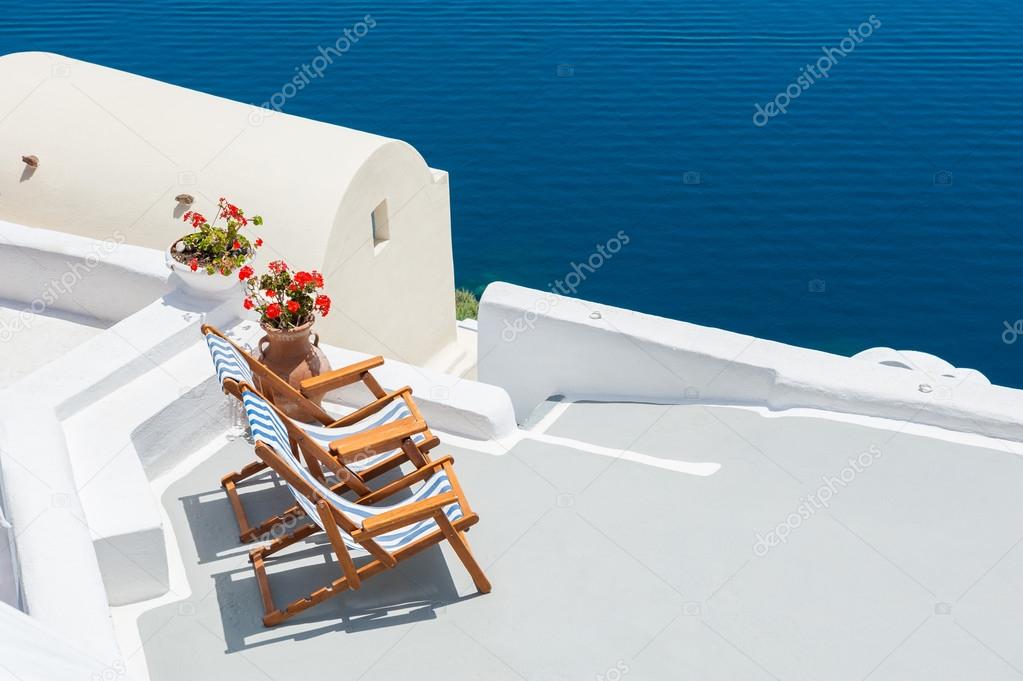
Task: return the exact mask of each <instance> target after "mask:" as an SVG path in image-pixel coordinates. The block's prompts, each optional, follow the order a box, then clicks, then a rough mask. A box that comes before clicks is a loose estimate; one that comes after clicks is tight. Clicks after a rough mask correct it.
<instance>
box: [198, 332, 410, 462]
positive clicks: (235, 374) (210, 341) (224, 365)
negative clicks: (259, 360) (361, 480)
mask: <svg viewBox="0 0 1023 681" xmlns="http://www.w3.org/2000/svg"><path fill="white" fill-rule="evenodd" d="M206 345H207V346H208V347H209V351H210V357H212V358H213V368H214V369H215V370H216V372H217V378H218V379H219V380H220V383H221V384H223V383H224V380H225V379H228V378H230V379H233V380H235V381H237V382H238V383H248V384H249V385H254V384H255V382H254V381H253V375H252V369H251V368H249V363H248V361H247V360H246V359H245V358H244V357H242V356H241V355H240V354H239V353H238V351H237V350H236V349H235V347H234V346H233V345H231V344H230V343H228V342H227V341H225V340H224V339H223V338H220V337H219V336H216V335H214V334H212V333H207V334H206ZM410 416H412V412H411V411H410V410H409V408H408V405H407V404H405V402H404V401H402V400H395V401H394V402H392V403H391V404H390V405H388V406H387V407H385V408H383V409H381V410H380V411H379V412H377V413H376V414H372V415H370V416H367V417H366V418H364V419H362V420H361V421H359V422H358V423H355V424H353V425H350V426H335V427H329V426H321V425H318V424H317V425H313V424H309V423H303V422H301V421H295V424H296V425H297V426H299V427H300V428H301V429H302V430H304V431H305V432H306V434H308V435H309V437H311V438H312V439H313V440H315V441H316V443H317V444H318V445H320V446H321V447H323V448H324V449H328V450H329V448H330V443H331V442H333V441H335V440H340V439H341V438H344V437H347V436H349V435H355V434H357V433H361V432H364V431H366V430H369V429H370V428H377V427H378V426H383V425H386V424H388V423H393V422H394V421H398V420H400V419H403V418H407V417H410ZM426 439H427V438H426V435H425V434H423V433H417V434H416V435H414V436H413V437H412V442H413V443H414V444H417V445H419V444H422V443H423V442H425V441H426ZM286 441H287V440H285V442H286ZM398 451H399V450H397V449H392V450H389V451H386V452H382V453H379V454H373V455H372V456H367V457H364V458H360V459H357V460H355V461H352V462H350V463H348V468H349V470H351V471H353V472H355V473H359V472H361V471H364V470H367V469H369V468H372V467H373V466H375V465H376V464H378V463H380V462H381V461H386V460H387V459H389V458H390V457H392V456H394V455H395V454H396V453H397V452H398Z"/></svg>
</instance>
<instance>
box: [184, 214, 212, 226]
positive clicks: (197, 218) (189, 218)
mask: <svg viewBox="0 0 1023 681" xmlns="http://www.w3.org/2000/svg"><path fill="white" fill-rule="evenodd" d="M181 219H182V220H184V221H185V222H191V223H192V227H197V228H198V227H201V226H202V225H203V224H205V222H206V218H204V217H203V216H202V213H199V212H197V211H191V210H190V211H188V212H187V213H185V214H184V215H182V216H181Z"/></svg>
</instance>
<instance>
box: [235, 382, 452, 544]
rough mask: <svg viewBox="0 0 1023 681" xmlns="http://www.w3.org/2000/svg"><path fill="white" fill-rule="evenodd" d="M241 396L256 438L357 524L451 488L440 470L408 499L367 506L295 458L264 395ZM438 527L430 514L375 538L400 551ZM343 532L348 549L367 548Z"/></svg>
mask: <svg viewBox="0 0 1023 681" xmlns="http://www.w3.org/2000/svg"><path fill="white" fill-rule="evenodd" d="M242 400H243V402H244V403H245V413H246V415H247V416H248V419H249V426H250V427H251V428H252V436H253V438H254V439H255V440H256V441H257V442H264V443H266V444H267V445H269V446H270V447H271V448H272V449H273V450H274V451H275V452H276V453H277V455H278V456H279V457H280V458H281V460H282V461H284V462H285V463H286V464H287V465H288V466H289V467H291V469H292V470H293V471H295V473H297V474H298V475H299V476H301V478H302V479H303V480H304V481H305V482H306V483H307V484H308V485H309V486H310V487H312V489H314V490H315V491H316V493H317V494H318V495H319V496H321V497H322V498H323V499H325V500H326V501H327V503H329V504H330V505H332V506H333V507H334V508H335V509H337V510H338V511H340V512H341V513H342V514H344V515H345V516H347V517H348V519H349V520H351V521H352V522H353V523H355V524H356V525H359V526H361V525H362V521H363V520H365V519H366V518H371V517H373V516H376V515H379V514H380V513H383V512H385V511H389V510H391V509H394V508H401V507H403V506H406V505H408V504H411V503H415V502H417V501H422V500H423V499H430V498H432V497H435V496H437V495H438V494H443V493H445V492H450V491H451V481H450V480H449V479H448V476H447V473H445V472H444V471H439V472H437V473H434V474H433V475H432V476H430V478H428V479H427V480H426V481H425V483H424V484H423V485H422V487H420V488H419V489H418V490H416V491H415V492H414V493H413V494H412V495H411V496H410V497H409V498H408V499H405V500H403V501H401V502H400V503H397V504H392V505H389V506H382V505H381V506H366V505H363V504H357V503H355V502H353V501H349V500H348V499H345V498H344V497H342V496H340V495H338V494H335V493H334V492H333V491H332V490H331V489H330V488H329V487H327V486H326V485H324V484H323V483H322V482H320V481H319V480H317V479H316V478H315V477H313V475H312V474H311V473H310V472H309V470H308V469H307V468H306V467H305V466H303V465H302V464H301V462H299V461H298V459H296V458H295V454H294V452H293V451H292V449H291V444H290V442H289V439H288V430H287V428H286V427H285V425H284V423H283V422H282V421H281V419H280V417H279V416H278V415H277V413H276V412H274V410H273V409H271V408H270V405H269V404H267V402H266V401H265V400H264V399H263V398H262V397H260V396H259V395H257V394H256V393H254V392H252V391H250V390H246V391H245V392H244V393H242ZM288 489H289V490H290V491H291V493H292V495H293V496H294V497H295V500H296V501H297V502H298V503H299V505H300V506H301V507H302V508H303V510H304V511H305V512H306V514H307V515H308V516H309V517H310V518H311V519H312V520H313V522H315V523H316V524H317V525H319V524H320V518H319V514H318V513H317V511H316V507H315V505H314V504H313V503H312V502H311V501H310V500H309V499H308V498H307V497H306V496H305V495H303V494H302V493H300V492H299V491H298V490H296V489H295V488H293V487H292V486H291V485H288ZM444 514H445V515H447V517H448V518H449V519H450V520H451V521H452V522H454V521H456V520H458V519H459V518H461V517H462V516H463V515H464V514H463V513H462V508H461V506H459V505H458V503H452V504H450V505H449V506H446V507H445V508H444ZM321 527H322V526H321ZM437 529H438V527H437V522H436V521H435V520H434V519H433V518H428V519H426V520H421V521H419V522H417V523H414V524H412V525H410V526H407V527H403V528H400V529H398V530H395V531H393V532H389V533H387V534H383V535H380V536H379V537H376V541H377V543H379V544H380V546H382V547H383V548H384V549H385V550H387V551H397V550H399V549H401V548H402V547H404V546H407V545H408V544H410V543H412V542H413V541H415V540H416V539H418V538H420V537H422V536H424V535H426V534H429V533H431V532H433V531H435V530H437ZM341 536H342V537H343V538H344V541H345V545H346V546H347V547H348V548H349V550H351V551H354V552H356V553H359V554H361V553H363V552H364V550H363V549H362V547H361V545H360V544H358V543H357V542H356V541H355V540H354V539H352V538H351V536H350V535H349V534H348V533H346V532H344V531H342V532H341Z"/></svg>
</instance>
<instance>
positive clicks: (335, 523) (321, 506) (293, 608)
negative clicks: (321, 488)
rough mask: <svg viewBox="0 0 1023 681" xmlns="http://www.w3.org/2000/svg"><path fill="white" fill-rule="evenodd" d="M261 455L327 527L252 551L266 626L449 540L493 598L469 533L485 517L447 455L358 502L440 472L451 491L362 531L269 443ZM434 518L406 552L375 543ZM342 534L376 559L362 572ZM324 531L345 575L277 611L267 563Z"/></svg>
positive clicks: (368, 523)
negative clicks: (455, 510)
mask: <svg viewBox="0 0 1023 681" xmlns="http://www.w3.org/2000/svg"><path fill="white" fill-rule="evenodd" d="M246 387H247V386H243V389H245V388H246ZM271 408H272V409H274V410H275V411H276V412H277V413H278V415H279V416H281V417H283V419H284V423H285V424H286V426H287V428H288V434H289V435H290V436H291V437H292V438H295V437H296V436H298V435H299V432H297V431H299V430H300V429H298V428H297V427H296V426H294V424H293V423H292V422H291V421H289V420H287V418H286V417H284V415H283V414H282V413H281V412H280V411H279V410H278V409H277V407H276V406H274V405H272V404H271ZM292 452H293V453H294V454H296V455H298V454H300V453H301V454H302V455H303V456H304V457H305V458H306V461H307V463H308V461H309V457H308V454H307V452H306V451H305V450H304V449H301V448H300V447H296V446H295V444H292ZM320 452H321V453H322V452H323V450H322V449H321V450H320ZM256 455H257V456H258V457H259V459H260V461H262V462H263V463H264V464H266V466H267V467H269V468H271V469H272V470H274V471H275V472H276V473H277V474H278V475H279V476H281V478H283V479H284V480H285V481H286V482H287V483H288V484H289V485H291V486H292V487H293V488H294V489H295V490H296V491H298V493H300V494H302V495H304V496H305V497H306V498H308V499H309V500H310V501H312V502H313V504H314V505H315V506H316V510H317V514H318V516H319V521H320V523H321V525H322V528H323V529H322V530H321V528H320V526H318V525H316V524H310V525H307V526H304V527H302V528H299V529H298V530H296V531H294V532H292V533H291V534H289V535H287V536H284V537H280V538H278V539H275V540H274V541H272V542H270V543H269V544H267V545H265V546H261V547H259V548H255V549H253V550H251V551H250V552H249V561H250V562H251V563H252V567H253V571H254V572H255V575H256V581H257V584H258V585H259V593H260V597H261V599H262V601H263V611H264V616H263V625H264V626H267V627H272V626H274V625H276V624H280V623H281V622H283V621H284V620H286V619H288V618H289V617H292V616H294V615H296V614H298V613H300V612H302V611H303V610H306V609H308V608H311V607H313V606H314V605H317V604H319V603H322V602H323V601H325V600H327V599H328V598H331V597H332V596H336V595H338V594H340V593H342V592H344V591H346V590H347V589H353V590H354V589H359V588H360V587H361V586H362V580H364V579H367V578H369V577H372V576H373V575H375V574H377V573H378V572H382V571H383V570H386V569H388V568H392V567H394V566H395V565H397V564H398V563H400V562H401V561H403V560H405V559H406V558H409V557H411V556H413V555H415V554H417V553H419V552H421V551H423V550H424V549H426V548H428V547H430V546H433V545H434V544H438V543H440V542H441V541H444V540H447V541H448V542H449V543H450V544H451V548H452V549H453V550H454V551H455V554H456V555H457V556H458V558H459V559H460V560H461V561H462V564H463V565H464V566H465V569H466V571H468V573H469V575H470V576H471V577H472V580H473V583H474V584H475V585H476V588H477V589H478V590H479V591H480V592H481V593H490V591H491V584H490V581H489V580H488V579H487V577H486V575H485V574H484V573H483V569H482V568H481V567H480V565H479V563H478V562H477V561H476V559H475V557H474V556H473V554H472V550H471V548H470V547H469V542H468V540H467V539H466V537H465V533H466V532H467V531H468V529H469V528H470V527H472V526H473V525H475V524H476V523H477V522H479V516H478V515H476V513H474V512H473V510H472V508H471V507H470V506H469V502H468V500H467V499H466V498H465V493H464V492H463V491H462V487H461V485H460V484H459V482H458V478H457V477H456V476H455V471H454V468H453V466H452V464H453V463H454V460H453V459H452V458H451V457H450V456H445V457H443V458H441V459H438V460H436V461H430V462H428V463H426V464H425V465H424V466H423V467H422V468H419V469H418V470H416V471H415V472H413V473H410V474H408V475H406V476H405V477H403V478H401V479H400V480H396V481H394V482H392V483H390V484H388V485H385V486H384V487H382V488H380V489H379V490H377V491H375V492H371V493H370V494H368V495H365V496H363V497H361V498H360V499H359V501H358V503H361V504H364V505H371V504H374V503H377V502H379V501H381V500H383V499H386V498H388V497H390V496H392V495H393V494H395V493H396V492H399V491H401V490H407V489H409V488H410V487H411V486H412V485H414V484H416V483H418V482H423V481H425V480H426V479H427V478H429V477H430V476H431V475H433V474H434V473H436V472H438V471H440V470H443V471H444V472H445V473H446V474H447V477H448V480H449V482H450V483H451V491H450V492H446V493H443V494H439V495H437V496H435V497H433V498H429V499H423V500H421V501H418V502H413V503H410V504H408V505H406V506H402V507H399V508H395V509H392V510H390V511H385V512H383V513H381V514H379V515H376V516H374V517H372V518H367V519H366V520H365V521H363V523H362V525H361V526H359V525H356V524H355V523H354V522H353V521H352V520H351V519H350V518H349V517H348V516H346V515H345V514H344V513H342V512H340V511H339V510H337V509H336V508H334V507H333V506H332V505H330V504H329V503H328V502H327V500H326V499H324V498H323V497H322V496H320V495H319V494H318V493H317V491H316V489H315V488H313V487H312V486H311V485H310V484H308V483H307V482H306V481H305V480H303V479H302V477H301V476H299V475H298V474H297V473H295V471H294V470H292V469H291V467H290V466H289V465H288V464H287V463H285V462H284V461H282V460H281V458H280V456H279V455H278V454H277V452H276V451H274V449H273V448H272V447H270V446H269V445H267V444H265V443H263V442H257V443H256ZM323 457H324V461H326V460H329V459H332V457H330V456H329V455H326V454H325V453H324V454H323ZM299 460H300V459H299ZM314 460H317V461H319V458H318V457H314ZM456 502H457V503H458V504H459V506H460V507H461V509H462V513H463V516H462V517H461V518H459V519H458V520H456V521H454V522H452V521H451V520H450V519H449V518H448V517H447V515H445V514H444V507H446V506H449V505H451V504H452V503H456ZM430 517H433V518H434V519H435V520H436V522H437V529H436V530H434V531H433V532H430V533H429V534H427V535H424V536H423V537H420V538H419V539H417V540H415V541H414V542H412V543H411V544H408V545H407V546H404V547H402V548H401V549H400V550H398V551H395V552H393V553H392V552H388V551H387V550H385V549H384V548H383V547H382V546H380V544H378V543H377V542H376V541H375V540H374V537H377V536H379V535H381V534H384V533H387V532H392V531H394V530H396V529H399V528H402V527H406V526H408V525H412V524H415V523H417V522H420V521H422V520H425V519H427V518H430ZM340 530H343V531H344V532H346V533H348V535H350V536H351V537H352V539H354V540H355V541H356V542H358V543H359V544H360V545H362V546H363V547H364V548H365V549H366V551H367V552H368V553H369V554H370V555H371V556H372V559H371V560H370V561H368V562H366V563H365V564H363V565H362V566H360V567H358V568H357V567H356V566H355V562H354V561H353V559H352V556H351V553H350V552H349V551H348V548H347V546H346V545H345V543H344V540H343V538H342V537H341V533H340ZM321 531H323V532H324V533H325V534H326V535H327V538H328V540H329V542H330V546H331V550H332V551H333V552H334V555H335V556H336V557H337V560H338V564H339V565H340V567H341V576H340V577H339V578H338V579H335V580H333V581H332V582H330V583H329V584H327V585H326V586H323V587H321V588H319V589H316V590H314V591H312V592H311V593H310V594H309V595H308V596H306V597H304V598H299V599H297V600H294V601H292V602H291V603H289V604H288V605H286V606H285V607H284V608H277V607H276V606H275V605H274V601H273V595H272V592H271V590H270V581H269V578H268V576H267V572H266V559H267V558H269V557H270V556H273V555H274V554H276V553H278V552H279V551H281V550H283V549H285V548H287V547H288V546H291V545H293V544H295V543H296V542H299V541H301V540H303V539H306V538H308V537H310V536H312V535H314V534H317V533H318V532H321Z"/></svg>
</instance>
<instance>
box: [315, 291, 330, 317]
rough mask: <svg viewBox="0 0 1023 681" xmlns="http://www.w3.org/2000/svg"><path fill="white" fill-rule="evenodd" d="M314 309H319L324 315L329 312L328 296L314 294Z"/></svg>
mask: <svg viewBox="0 0 1023 681" xmlns="http://www.w3.org/2000/svg"><path fill="white" fill-rule="evenodd" d="M315 305H316V309H317V310H319V311H320V314H321V315H322V316H324V317H326V316H327V313H328V312H330V298H329V297H327V296H316V302H315Z"/></svg>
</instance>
